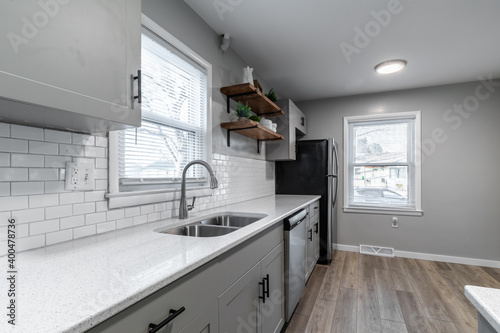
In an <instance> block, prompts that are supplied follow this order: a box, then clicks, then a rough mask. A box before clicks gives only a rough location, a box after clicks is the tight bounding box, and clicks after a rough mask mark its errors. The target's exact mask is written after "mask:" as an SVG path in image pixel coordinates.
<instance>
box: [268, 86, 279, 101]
mask: <svg viewBox="0 0 500 333" xmlns="http://www.w3.org/2000/svg"><path fill="white" fill-rule="evenodd" d="M266 97H267V98H269V99H270V100H271V102H273V103H274V102H277V101H278V98H277V97H276V93H275V92H274V89H273V88H271V90H269V92H268V93H267V94H266Z"/></svg>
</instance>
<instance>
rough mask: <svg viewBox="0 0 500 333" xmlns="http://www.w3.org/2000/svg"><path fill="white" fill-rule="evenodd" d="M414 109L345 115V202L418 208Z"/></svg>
mask: <svg viewBox="0 0 500 333" xmlns="http://www.w3.org/2000/svg"><path fill="white" fill-rule="evenodd" d="M419 119H420V118H419V116H417V114H415V113H401V114H398V115H397V116H393V117H390V116H388V115H385V116H383V117H381V116H378V117H377V116H366V117H346V118H345V122H344V124H345V132H346V138H347V145H346V148H347V149H346V154H347V155H346V162H347V164H346V171H347V172H346V178H347V179H346V181H347V186H346V190H347V192H348V194H347V196H346V198H347V200H346V204H347V205H346V206H347V207H351V208H356V207H360V208H363V207H364V208H374V209H405V210H417V209H420V208H417V207H419V205H420V204H419V202H420V193H419V190H418V186H417V185H418V179H420V175H419V174H418V173H419V172H420V171H419V170H420V168H419V167H418V165H417V135H416V134H417V131H418V128H419V127H420V125H419V124H417V122H418V121H419Z"/></svg>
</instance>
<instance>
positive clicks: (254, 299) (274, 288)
mask: <svg viewBox="0 0 500 333" xmlns="http://www.w3.org/2000/svg"><path fill="white" fill-rule="evenodd" d="M283 266H284V251H283V242H281V243H280V244H279V245H278V246H277V247H276V248H275V249H274V250H273V251H271V252H270V253H269V254H268V255H267V256H265V257H264V258H263V259H262V260H261V261H260V262H259V263H257V264H256V265H255V266H253V267H252V268H251V269H250V270H249V271H248V272H247V273H246V274H245V275H243V276H242V277H241V278H240V279H238V281H236V282H235V283H234V284H233V285H232V286H231V287H230V288H229V289H228V290H226V291H225V292H224V293H223V294H222V295H221V296H220V297H219V325H220V332H224V333H232V332H248V333H250V332H265V333H274V332H280V331H281V328H282V327H283V324H284V317H285V316H284V299H283V290H284V285H283V283H284V282H283V281H284V280H283Z"/></svg>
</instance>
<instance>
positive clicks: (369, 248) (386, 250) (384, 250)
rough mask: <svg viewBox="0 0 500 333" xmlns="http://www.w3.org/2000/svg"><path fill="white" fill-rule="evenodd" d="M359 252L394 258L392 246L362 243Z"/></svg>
mask: <svg viewBox="0 0 500 333" xmlns="http://www.w3.org/2000/svg"><path fill="white" fill-rule="evenodd" d="M359 253H361V254H370V255H372V256H383V257H391V258H394V249H393V248H392V247H380V246H373V245H360V246H359Z"/></svg>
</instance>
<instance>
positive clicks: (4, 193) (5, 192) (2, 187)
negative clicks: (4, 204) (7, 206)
mask: <svg viewBox="0 0 500 333" xmlns="http://www.w3.org/2000/svg"><path fill="white" fill-rule="evenodd" d="M8 196H10V183H0V197H8Z"/></svg>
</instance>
